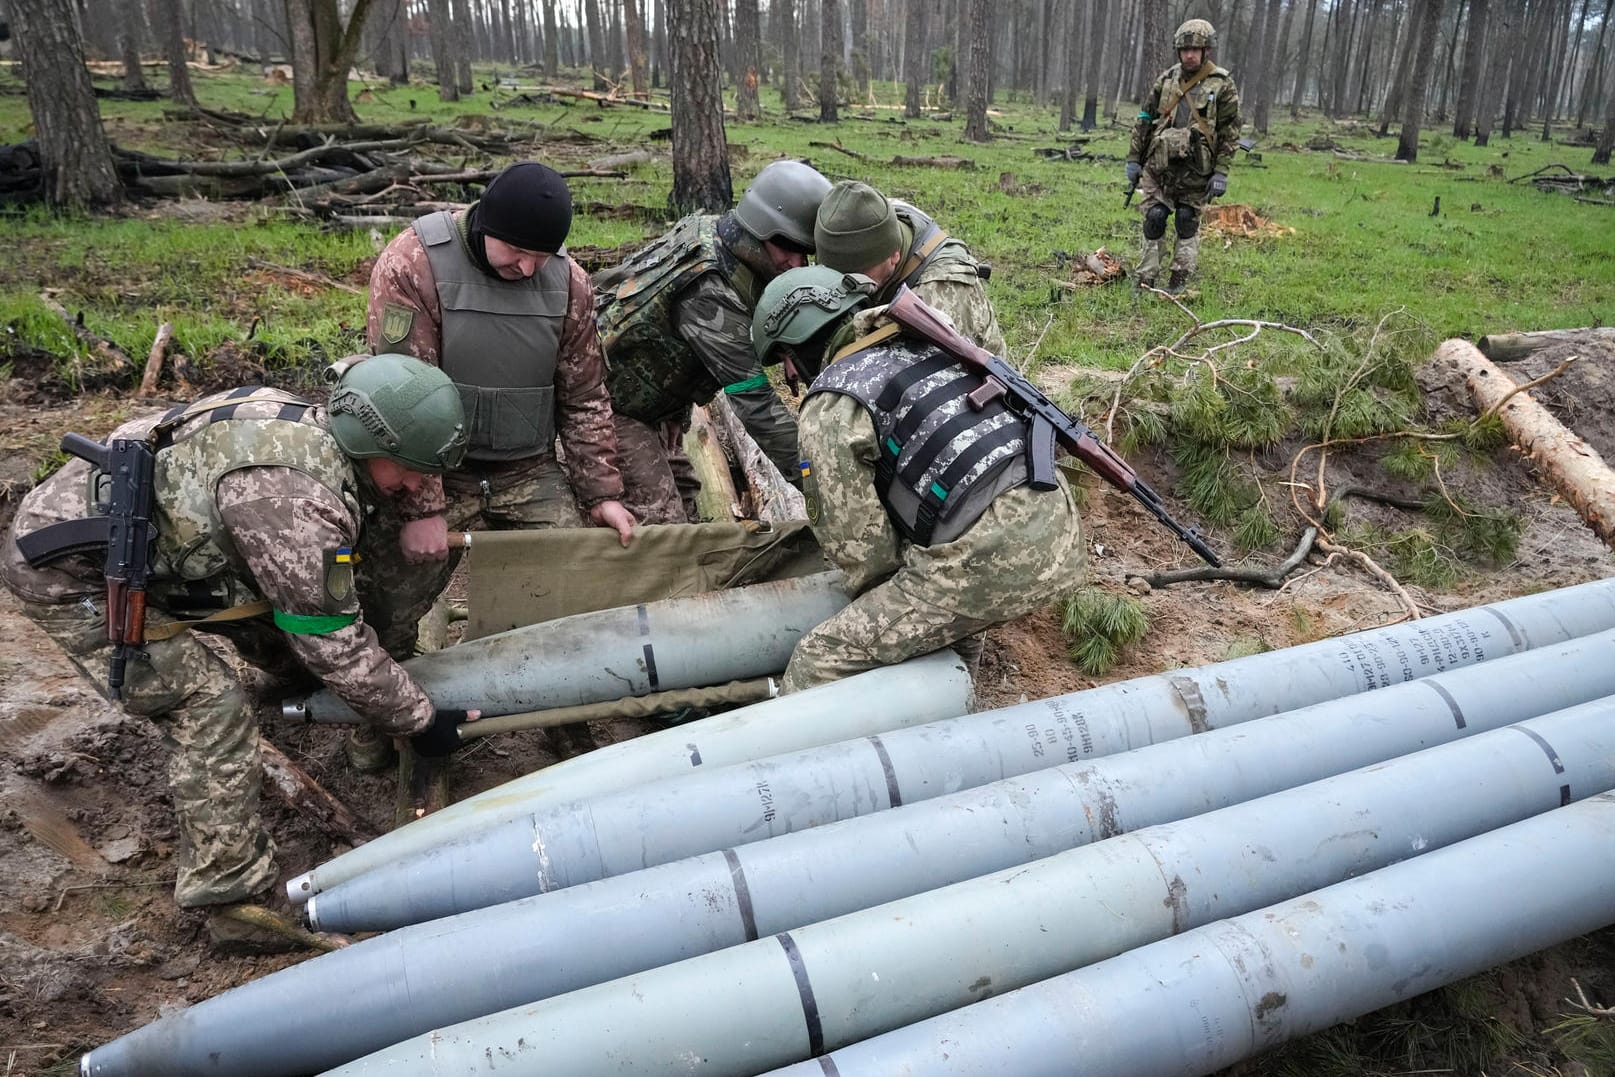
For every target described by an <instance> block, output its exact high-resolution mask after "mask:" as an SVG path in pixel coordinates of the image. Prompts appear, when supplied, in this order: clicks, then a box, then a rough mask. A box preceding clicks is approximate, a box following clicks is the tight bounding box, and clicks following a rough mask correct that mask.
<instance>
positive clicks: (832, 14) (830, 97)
mask: <svg viewBox="0 0 1615 1077" xmlns="http://www.w3.org/2000/svg"><path fill="white" fill-rule="evenodd" d="M840 73H841V4H840V0H821V3H820V6H819V122H820V123H835V122H836V121H837V120H838V119H840V116H839V115H838V114H837V112H836V83H837V81H838V79H839V76H840Z"/></svg>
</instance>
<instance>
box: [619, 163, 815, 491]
mask: <svg viewBox="0 0 1615 1077" xmlns="http://www.w3.org/2000/svg"><path fill="white" fill-rule="evenodd" d="M829 190H830V181H829V180H827V179H825V178H824V177H823V176H821V175H820V174H819V173H818V172H817V171H815V170H814V169H813V168H811V167H810V166H808V165H806V164H804V163H802V162H801V161H775V162H773V163H772V164H770V165H768V166H767V167H765V168H764V169H763V170H762V171H761V172H759V173H757V176H756V178H755V179H753V180H752V181H751V184H750V185H749V186H748V187H747V188H746V191H745V193H744V194H743V195H742V196H741V198H740V202H739V203H738V204H737V205H736V206H735V208H734V209H733V210H730V211H729V212H728V213H723V214H718V215H711V214H694V215H692V216H688V217H685V218H684V219H683V220H681V221H679V222H678V223H677V224H675V225H674V226H673V229H672V231H670V232H668V233H667V234H666V235H664V236H662V237H661V238H660V239H658V240H656V241H655V242H654V243H652V244H651V245H650V246H649V247H646V248H645V249H644V250H642V251H640V252H638V253H637V254H635V255H634V256H633V257H632V258H629V259H628V260H627V261H626V262H624V263H623V264H622V265H620V266H616V267H614V268H611V269H607V270H603V271H601V272H599V273H596V274H595V276H594V286H595V291H596V294H597V295H598V305H597V307H596V314H597V316H598V318H597V320H598V322H599V325H600V332H601V335H602V337H603V339H604V341H605V346H606V354H607V356H608V357H609V358H610V369H609V372H608V373H607V375H606V384H607V387H608V388H609V389H610V390H611V406H612V412H613V415H614V421H615V426H616V431H617V459H618V465H619V466H620V467H621V468H622V472H623V486H624V488H625V491H626V492H625V496H624V502H625V503H626V504H627V505H628V507H629V509H630V510H631V511H632V512H633V513H634V515H636V516H638V517H639V518H640V519H641V520H643V521H645V522H647V523H683V522H685V521H686V520H694V519H695V518H696V517H695V493H696V490H698V489H699V483H698V482H697V481H696V479H695V476H694V474H693V472H692V471H691V469H690V463H689V460H687V459H686V458H685V456H684V453H683V449H682V447H681V446H682V436H683V430H684V428H685V426H686V425H687V423H688V421H689V413H690V405H692V404H704V403H706V401H708V400H709V399H711V398H712V396H713V395H714V394H715V393H717V392H718V391H719V390H720V389H721V390H722V391H723V392H724V394H725V395H726V396H727V398H728V400H729V403H730V405H731V406H732V407H733V408H734V410H735V412H736V414H737V415H738V416H739V417H740V419H741V421H742V422H743V423H745V425H746V429H747V430H748V431H749V432H750V433H751V435H752V437H753V438H755V439H756V441H757V444H758V445H759V446H760V447H761V448H762V450H763V451H764V452H765V453H767V454H768V457H769V459H770V460H772V461H773V462H774V464H775V466H776V467H778V468H779V469H780V471H781V472H782V473H783V474H784V475H785V476H786V477H787V478H792V477H794V475H795V471H794V468H795V463H796V422H795V420H794V419H793V418H792V417H791V413H790V412H789V410H787V409H786V408H785V406H784V405H783V404H782V403H781V402H780V399H779V397H778V396H777V395H776V394H775V392H774V390H773V388H772V386H770V384H769V382H768V379H767V377H766V376H765V375H764V374H763V369H762V367H761V366H759V365H758V364H757V362H756V360H755V359H754V358H753V356H752V352H751V341H750V336H749V334H750V327H751V316H752V311H753V310H754V309H755V308H756V306H757V300H758V297H759V296H760V295H761V294H762V291H763V289H764V287H765V286H766V285H767V284H768V283H769V282H770V281H772V280H774V279H775V278H777V277H778V276H779V275H780V274H781V273H783V272H784V271H786V270H788V269H791V268H793V267H798V266H803V265H806V264H807V258H808V256H809V255H810V254H812V253H813V220H814V216H815V214H817V212H818V209H819V203H820V202H821V201H822V200H823V199H824V196H825V194H826V193H827V192H828V191H829Z"/></svg>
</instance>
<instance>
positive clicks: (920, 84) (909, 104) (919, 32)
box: [903, 0, 931, 120]
mask: <svg viewBox="0 0 1615 1077" xmlns="http://www.w3.org/2000/svg"><path fill="white" fill-rule="evenodd" d="M930 6H931V0H908V25H907V27H905V29H904V32H903V82H904V88H903V115H904V116H907V117H908V118H909V119H911V120H917V119H919V117H920V99H921V96H922V95H923V94H924V92H925V83H926V81H927V79H928V78H929V76H930V70H929V69H930V66H931V64H930V59H931V57H930V55H929V54H928V53H927V52H926V51H925V31H926V23H927V21H928V20H927V18H926V16H927V15H928V14H929V12H928V10H927V9H928V8H929V7H930Z"/></svg>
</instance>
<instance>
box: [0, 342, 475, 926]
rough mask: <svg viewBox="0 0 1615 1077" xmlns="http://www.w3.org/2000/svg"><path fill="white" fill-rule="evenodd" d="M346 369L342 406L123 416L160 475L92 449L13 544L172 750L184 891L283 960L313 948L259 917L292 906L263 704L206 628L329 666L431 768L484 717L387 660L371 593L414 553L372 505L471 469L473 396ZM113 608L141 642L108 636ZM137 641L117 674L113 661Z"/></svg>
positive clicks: (285, 656)
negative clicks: (116, 551)
mask: <svg viewBox="0 0 1615 1077" xmlns="http://www.w3.org/2000/svg"><path fill="white" fill-rule="evenodd" d="M332 370H333V372H334V373H335V374H336V376H337V379H338V380H337V381H336V384H335V385H334V386H333V388H332V392H331V397H330V402H329V404H328V405H327V407H324V408H322V407H318V406H316V405H312V404H309V403H307V402H305V401H303V400H299V399H298V398H296V397H294V396H291V395H290V394H287V393H282V392H279V391H278V390H274V389H260V388H254V387H248V388H246V389H238V390H235V391H233V392H228V393H217V394H215V395H213V396H210V397H205V398H203V399H202V400H200V401H198V402H197V403H195V404H191V405H188V406H187V405H181V406H179V407H177V408H175V409H173V410H172V411H171V412H169V413H168V414H167V415H165V416H162V417H160V418H159V417H155V416H153V417H148V418H144V419H137V420H134V421H132V422H128V423H125V424H124V425H123V426H121V427H119V428H118V429H117V430H116V431H115V432H114V433H113V434H112V436H111V437H110V438H108V439H107V442H106V445H107V446H109V447H111V448H113V449H121V451H122V452H123V453H124V454H125V456H126V457H127V456H128V455H130V454H139V455H140V457H141V458H142V459H145V460H148V461H151V463H150V466H149V471H147V472H146V473H147V474H149V475H150V480H149V482H147V481H144V480H143V479H142V478H141V469H139V468H134V467H120V468H117V469H114V470H113V472H112V473H110V474H109V473H106V472H102V471H101V470H100V469H99V468H97V467H96V466H94V465H92V464H91V463H90V462H89V461H88V460H86V459H82V458H78V457H75V458H74V459H71V460H69V461H68V462H67V463H66V464H65V465H63V466H62V468H61V469H60V470H59V471H57V472H56V473H55V474H54V475H52V476H51V477H50V478H49V479H47V480H45V481H44V482H43V483H41V484H40V485H39V486H37V487H35V488H34V490H33V491H32V492H31V493H29V494H28V496H27V497H26V498H24V499H23V502H22V504H21V505H20V506H19V507H18V509H17V515H16V518H15V519H14V520H13V521H12V525H11V535H10V537H9V539H8V541H7V542H6V543H5V544H4V548H3V549H0V578H3V579H4V582H5V585H6V587H7V588H8V589H10V591H11V592H12V593H13V594H14V595H16V596H17V598H18V599H19V600H20V604H21V606H22V612H23V613H24V614H26V615H27V617H28V618H29V619H30V620H31V621H33V622H34V623H35V624H37V625H38V626H39V627H40V628H42V629H43V630H44V631H45V632H46V633H47V634H48V635H49V636H50V637H51V638H52V639H54V640H55V641H56V642H57V643H58V644H60V645H61V647H62V649H63V650H64V651H66V652H67V656H68V658H69V659H71V660H72V662H73V664H74V666H76V667H77V668H78V670H79V672H80V673H81V674H83V676H85V677H86V678H87V679H89V680H91V681H92V682H94V683H95V684H96V685H97V686H98V687H99V686H101V685H102V684H103V683H106V684H108V687H107V688H106V689H104V692H105V694H107V695H109V696H111V697H112V698H114V699H117V700H118V702H119V704H120V705H121V706H122V707H123V709H124V710H125V711H126V712H127V713H129V714H135V715H143V716H146V717H149V718H151V719H153V720H154V721H155V722H156V724H157V728H158V729H159V731H160V732H161V734H162V737H163V740H164V741H165V742H166V743H167V745H168V746H169V748H170V749H171V750H172V753H173V755H172V759H171V760H170V763H169V785H170V788H171V790H172V793H173V801H174V814H175V816H176V819H177V822H178V824H179V831H180V836H181V840H180V848H179V852H178V854H177V857H176V859H177V860H178V864H179V871H178V878H177V880H176V882H175V885H174V897H175V899H176V900H177V901H178V902H179V904H180V905H181V906H183V907H185V908H206V909H208V910H209V912H210V915H209V920H208V923H209V928H210V930H211V932H212V935H213V939H214V942H215V943H216V944H219V945H221V946H231V945H237V944H239V945H241V946H244V947H247V948H284V945H283V944H284V943H285V942H286V941H287V940H288V939H293V938H295V939H298V940H300V941H308V936H307V935H306V933H302V932H300V930H299V929H298V928H297V927H296V924H295V923H294V922H293V921H291V920H290V919H288V918H287V917H286V916H285V915H284V914H276V913H273V912H271V911H270V910H269V909H267V908H264V907H262V905H263V904H270V903H279V902H280V901H281V900H282V895H281V892H280V890H279V888H278V887H275V886H274V884H275V882H276V878H275V875H276V871H275V847H274V843H273V842H272V841H271V840H270V837H269V833H268V831H266V830H265V829H264V826H263V822H262V820H261V819H260V818H259V814H258V794H259V786H260V783H261V773H262V772H261V766H260V761H259V756H258V721H257V714H256V707H255V704H254V702H253V699H252V697H251V695H250V694H249V693H248V692H247V691H246V689H245V688H244V687H243V686H242V684H241V680H240V678H239V677H238V676H237V675H236V673H235V671H234V670H233V669H232V668H231V667H230V665H229V664H227V663H226V662H225V661H224V660H223V659H222V658H220V657H219V656H218V655H217V654H215V653H214V652H213V651H212V650H210V649H209V648H208V647H207V645H206V644H204V643H203V642H202V641H201V640H200V639H199V638H198V637H197V636H196V635H195V634H194V632H193V630H194V631H205V632H209V633H217V634H219V635H222V636H224V637H226V638H227V639H229V640H230V641H231V642H233V643H234V644H235V645H236V648H237V650H238V651H240V653H241V655H242V657H243V658H245V659H246V660H247V661H248V662H249V663H250V664H252V665H254V666H256V667H258V668H260V669H263V670H265V671H266V672H269V673H271V674H272V675H277V676H280V677H286V676H288V675H293V674H301V675H303V676H307V675H310V674H312V675H313V676H314V677H315V678H317V679H318V680H319V681H321V682H323V683H324V684H325V686H326V687H328V688H330V689H331V691H333V692H335V693H336V695H337V696H338V697H340V698H341V699H342V700H343V701H344V702H346V703H347V704H348V705H349V706H351V707H352V708H353V709H354V710H355V711H357V712H358V713H359V714H360V715H361V716H362V717H364V718H365V719H366V721H367V722H370V723H373V724H374V725H375V726H376V727H377V728H379V729H380V730H381V731H382V732H384V733H388V734H394V735H399V736H413V737H414V738H415V742H416V747H417V750H418V751H420V752H421V753H422V754H423V755H446V754H447V753H448V752H449V751H451V750H452V746H453V745H454V743H456V741H457V740H458V738H457V737H454V736H453V734H454V723H455V722H457V721H463V720H465V719H466V718H467V717H468V716H467V714H466V712H464V711H436V710H434V708H433V706H432V701H431V700H430V699H429V698H427V696H426V693H425V692H423V691H421V689H420V686H419V685H417V684H416V683H415V682H414V681H412V680H411V679H410V677H409V674H408V673H407V672H405V671H404V669H403V668H402V667H400V666H399V665H398V664H397V663H396V662H394V661H393V660H392V659H391V658H389V657H388V655H387V653H386V652H385V651H384V650H383V649H382V647H381V644H380V643H379V642H378V640H377V638H376V633H375V631H374V630H373V629H372V628H371V627H370V625H369V624H367V623H366V616H365V614H366V612H367V610H368V608H369V605H370V603H371V601H372V599H373V598H374V597H375V596H374V595H373V593H371V592H370V591H369V590H368V589H367V588H366V587H365V585H364V583H363V581H362V580H356V578H355V571H354V566H355V564H356V563H358V562H359V561H360V560H361V559H368V560H374V561H376V562H378V563H382V564H385V565H389V566H396V563H397V562H398V561H399V560H400V559H401V555H400V550H399V544H398V533H397V531H396V530H388V529H387V528H386V527H385V526H383V525H382V523H383V521H385V520H386V519H388V517H387V516H385V515H384V514H383V513H381V512H379V511H374V510H378V509H379V508H380V507H381V506H383V505H385V504H388V503H390V502H394V501H396V500H397V499H399V498H403V497H407V496H408V495H410V494H411V493H413V492H415V491H416V490H418V488H419V487H420V485H421V483H422V482H423V480H424V479H425V477H426V476H427V475H429V474H430V475H435V474H438V473H440V472H442V471H445V470H447V469H449V468H452V467H454V466H455V465H456V464H458V463H459V462H460V458H461V456H462V454H463V453H464V452H465V444H466V441H465V438H466V431H465V412H464V409H463V408H462V407H461V406H460V399H459V394H458V393H456V392H455V390H454V386H453V385H452V384H451V383H450V382H449V379H448V377H447V376H446V375H444V374H443V372H442V371H440V370H436V369H434V368H432V367H430V366H427V365H426V364H424V363H421V362H418V361H416V360H414V359H411V358H409V357H408V356H402V355H379V356H375V357H373V358H372V357H365V356H354V357H352V358H351V359H349V360H345V361H343V362H342V363H339V364H337V365H336V366H335V367H333V368H332ZM115 439H123V440H125V441H127V442H132V443H133V444H125V445H122V446H118V445H115ZM148 454H149V455H148ZM153 458H154V459H153ZM392 518H393V519H396V516H394V517H392ZM146 520H149V521H150V522H151V524H152V525H154V526H155V530H156V534H155V540H154V541H153V542H151V543H150V544H149V545H148V543H147V542H146V541H144V535H143V534H141V532H143V531H144V527H143V522H144V521H146ZM109 525H110V526H109ZM115 528H122V529H124V530H115ZM131 529H138V530H134V531H131ZM131 533H133V534H134V535H135V536H136V537H138V538H140V541H137V542H134V543H133V544H132V546H131V549H132V554H133V556H132V558H131V561H130V562H122V561H119V562H117V563H118V564H119V566H120V567H121V568H125V569H126V570H127V573H128V576H129V577H130V584H131V585H130V587H129V590H128V591H120V592H119V593H117V594H115V593H114V588H113V587H112V586H109V585H110V584H114V583H117V580H109V579H108V578H107V568H108V564H109V559H108V557H107V554H106V552H105V549H106V546H107V545H108V539H109V538H111V539H112V541H114V542H117V541H118V536H119V535H123V534H131ZM97 535H99V541H96V536H97ZM124 552H128V551H124ZM137 562H138V563H137ZM392 570H393V571H394V572H397V573H399V574H402V573H403V572H404V571H405V570H404V569H402V568H399V567H393V569H392ZM118 579H122V577H121V576H120V577H119V578H118ZM141 580H144V581H145V586H144V589H143V590H142V589H141V588H140V587H139V586H138V584H139V581H141ZM120 586H121V585H120ZM120 595H126V596H127V597H128V599H129V601H128V602H127V603H126V602H124V601H122V600H121V597H120ZM141 603H144V611H143V612H142V611H141V608H140V604H141ZM118 606H125V607H127V608H126V609H117V608H116V607H118ZM109 614H110V615H111V617H112V619H113V624H114V625H115V626H119V627H120V628H121V629H127V630H129V632H130V635H129V637H128V638H129V639H131V640H133V641H134V642H135V643H137V644H141V646H139V647H138V649H135V648H128V647H124V646H115V645H114V644H113V643H112V642H110V641H109V638H108V635H109V634H108V619H109ZM131 621H132V623H131ZM142 637H143V644H142ZM130 649H134V651H135V653H133V654H131V655H128V656H127V664H126V665H124V666H122V668H121V671H120V669H119V667H118V665H116V664H114V665H113V666H112V669H113V675H112V676H110V677H109V675H108V668H109V659H111V660H116V659H118V658H122V657H124V656H125V651H126V650H130ZM119 672H121V674H122V676H121V684H120V677H119V676H118V675H117V674H118V673H119ZM247 903H261V904H258V905H257V907H255V908H253V909H250V910H246V909H243V908H241V906H242V905H243V904H247ZM243 913H247V914H248V915H245V916H243V915H242V914H243Z"/></svg>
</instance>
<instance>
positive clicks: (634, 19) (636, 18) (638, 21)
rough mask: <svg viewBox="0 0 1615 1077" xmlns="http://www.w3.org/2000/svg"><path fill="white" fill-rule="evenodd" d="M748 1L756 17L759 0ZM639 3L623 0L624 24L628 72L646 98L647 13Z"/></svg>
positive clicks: (637, 95) (647, 87) (648, 95)
mask: <svg viewBox="0 0 1615 1077" xmlns="http://www.w3.org/2000/svg"><path fill="white" fill-rule="evenodd" d="M748 2H749V3H751V5H752V12H753V16H754V17H755V13H756V10H757V0H748ZM639 4H640V0H622V25H623V33H624V36H626V37H627V39H628V72H629V78H630V79H631V80H632V81H633V84H634V96H635V97H638V98H640V99H641V100H644V99H648V98H649V97H650V83H649V81H648V65H647V64H646V62H645V15H644V11H643V9H641V8H640V6H639Z"/></svg>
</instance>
